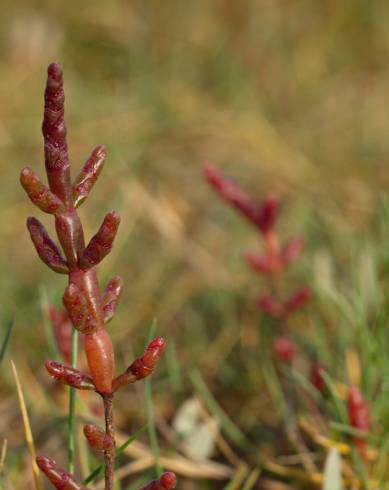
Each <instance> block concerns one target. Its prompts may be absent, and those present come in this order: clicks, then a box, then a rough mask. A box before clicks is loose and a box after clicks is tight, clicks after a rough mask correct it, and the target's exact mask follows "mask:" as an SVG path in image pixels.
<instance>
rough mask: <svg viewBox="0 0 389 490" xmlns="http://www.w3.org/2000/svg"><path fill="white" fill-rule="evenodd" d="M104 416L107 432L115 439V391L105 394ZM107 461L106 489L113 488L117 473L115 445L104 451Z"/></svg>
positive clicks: (111, 489)
mask: <svg viewBox="0 0 389 490" xmlns="http://www.w3.org/2000/svg"><path fill="white" fill-rule="evenodd" d="M103 401H104V416H105V433H106V434H107V435H108V436H109V437H111V439H112V440H113V441H114V440H115V431H114V425H113V393H109V394H108V395H103ZM104 462H105V490H113V483H114V474H115V446H114V445H113V446H112V447H111V448H110V449H107V450H105V451H104Z"/></svg>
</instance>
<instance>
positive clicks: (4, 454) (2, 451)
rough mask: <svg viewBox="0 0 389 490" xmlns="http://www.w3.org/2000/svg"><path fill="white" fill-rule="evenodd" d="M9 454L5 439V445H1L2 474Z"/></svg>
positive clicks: (0, 462)
mask: <svg viewBox="0 0 389 490" xmlns="http://www.w3.org/2000/svg"><path fill="white" fill-rule="evenodd" d="M6 454H7V439H4V440H3V445H2V447H1V453H0V475H1V473H2V472H3V469H4V463H5V456H6Z"/></svg>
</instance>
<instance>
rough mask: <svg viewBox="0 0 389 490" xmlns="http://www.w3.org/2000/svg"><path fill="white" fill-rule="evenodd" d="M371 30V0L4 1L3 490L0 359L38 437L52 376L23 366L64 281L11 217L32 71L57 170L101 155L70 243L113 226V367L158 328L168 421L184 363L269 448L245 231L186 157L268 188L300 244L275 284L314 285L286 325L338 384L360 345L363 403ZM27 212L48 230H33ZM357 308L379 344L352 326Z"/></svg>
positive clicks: (38, 358) (373, 269) (0, 133)
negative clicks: (6, 335)
mask: <svg viewBox="0 0 389 490" xmlns="http://www.w3.org/2000/svg"><path fill="white" fill-rule="evenodd" d="M388 20H389V4H388V3H387V2H384V1H377V2H370V1H367V0H355V1H353V2H337V1H334V0H323V1H320V2H319V1H311V0H298V1H287V0H285V1H282V0H278V1H277V0H271V1H255V0H242V1H239V2H235V1H232V0H214V1H211V0H197V1H193V0H185V1H183V0H181V1H179V0H163V1H162V0H159V1H157V0H155V1H148V0H146V1H144V0H143V1H124V0H123V1H116V0H112V1H101V0H93V1H91V0H87V1H82V2H74V1H69V2H56V1H54V2H48V1H45V0H43V1H42V0H41V1H23V0H17V1H13V2H11V1H9V0H3V3H2V14H1V16H0V40H1V42H0V100H1V106H0V151H1V158H0V182H1V192H0V210H1V211H0V247H1V251H2V252H1V254H0V270H1V274H0V298H1V309H0V318H1V320H2V325H3V327H4V329H5V325H6V322H7V320H8V318H9V317H10V316H11V315H15V326H14V329H13V332H12V338H11V342H10V345H9V348H8V353H7V358H6V359H5V360H4V361H3V366H2V368H1V369H2V379H1V381H0V394H1V399H2V401H1V409H0V410H2V411H3V413H5V414H8V415H7V417H5V418H4V422H3V424H2V423H1V422H0V436H3V435H4V436H5V437H7V439H8V440H9V456H8V457H7V461H8V468H9V470H10V472H11V474H13V478H15V479H16V481H17V478H18V474H17V473H16V471H17V469H18V468H24V467H25V458H26V456H25V453H24V446H23V434H22V430H21V425H20V418H19V417H18V413H17V409H16V408H15V407H16V397H15V392H14V386H13V381H12V377H11V372H10V369H9V358H10V357H12V358H13V359H14V360H15V362H16V363H17V366H18V367H19V370H20V374H21V376H22V378H23V375H24V376H25V380H26V384H28V385H29V386H28V387H26V396H27V398H29V402H30V405H29V407H30V412H31V416H32V419H33V422H35V424H34V427H35V432H36V435H37V438H38V445H39V443H43V442H44V441H45V440H46V439H47V437H48V436H47V434H46V432H45V431H47V423H48V419H49V418H50V413H51V409H50V403H52V402H48V401H47V400H46V399H45V396H44V395H45V393H44V391H43V392H39V389H38V388H39V383H41V385H42V386H49V384H50V383H49V381H48V380H47V377H46V376H45V373H44V372H43V369H42V367H41V366H42V363H43V361H44V359H46V358H47V357H48V355H49V353H48V344H47V339H46V336H45V331H44V328H43V320H42V314H41V309H40V304H39V289H40V287H42V286H44V287H45V288H46V290H47V293H48V296H49V298H50V300H51V301H53V302H55V303H57V304H60V298H61V295H62V291H63V288H64V284H65V283H64V279H63V278H62V277H61V276H56V275H55V274H54V273H52V272H50V271H48V270H46V269H45V267H44V266H43V265H42V263H41V262H40V261H39V259H38V258H37V257H36V255H35V252H34V250H33V247H32V245H31V244H30V241H29V237H28V234H27V232H26V229H25V219H26V217H27V216H28V215H31V214H33V215H37V216H38V215H39V214H40V213H39V211H36V210H35V209H33V206H32V204H31V203H30V202H29V201H28V200H27V199H26V197H25V195H24V193H23V192H22V190H21V188H20V185H19V183H18V176H19V171H20V168H21V167H22V166H24V165H26V164H28V165H31V166H32V167H33V168H34V169H35V170H36V171H37V172H39V173H40V175H42V176H43V173H44V172H43V158H42V157H43V151H42V137H41V133H40V124H41V119H42V102H43V88H44V83H45V71H46V66H47V64H48V63H49V62H51V61H53V60H57V61H60V62H61V63H62V65H63V68H64V73H65V93H66V120H67V126H68V137H69V147H70V157H71V162H72V165H73V168H74V173H76V171H78V169H79V167H80V165H81V164H82V163H83V161H84V160H85V158H86V157H87V155H88V153H89V152H90V150H91V149H92V148H93V146H95V145H97V144H101V143H102V144H106V145H107V149H108V157H107V161H106V166H105V168H104V171H103V174H102V176H101V178H100V180H99V182H98V184H97V185H96V187H95V189H94V190H93V192H92V194H91V195H90V197H89V199H88V201H87V202H86V203H85V204H84V205H83V206H82V209H81V214H82V219H83V221H84V223H85V231H86V235H87V237H90V236H91V235H92V234H93V233H94V231H95V230H96V228H97V227H98V225H99V223H100V222H101V220H102V217H103V215H104V213H105V212H106V211H108V210H110V209H116V210H118V211H119V212H120V214H121V216H122V223H121V228H120V232H119V235H118V239H117V242H116V246H115V249H114V251H113V252H112V254H111V255H110V256H109V257H108V258H107V259H106V260H105V261H104V264H103V265H102V267H101V269H100V277H101V279H102V281H107V280H108V279H109V277H110V276H111V275H115V274H121V275H122V276H123V278H124V280H125V291H124V295H123V299H122V302H121V306H120V309H119V311H118V313H117V316H116V318H115V320H114V322H112V324H110V326H109V330H110V332H111V333H112V337H113V340H114V342H115V343H116V345H117V346H118V354H117V356H118V365H119V366H122V367H124V366H125V365H126V363H128V362H129V360H131V359H132V357H131V356H133V354H134V353H139V351H140V350H141V349H142V346H143V344H144V342H145V340H146V338H147V335H148V325H149V324H150V322H151V320H152V319H153V318H154V317H155V318H157V320H158V332H159V333H160V334H162V335H165V336H166V337H167V340H168V342H170V343H171V346H172V347H171V352H170V354H169V356H168V362H166V360H165V362H164V363H162V364H161V366H160V369H159V372H158V374H157V376H156V380H155V382H154V392H155V400H156V402H155V403H156V406H158V407H159V409H160V410H161V411H162V412H163V413H164V415H165V416H166V418H167V419H168V420H170V418H171V417H172V416H173V415H174V413H175V411H176V409H177V407H178V406H179V404H180V403H181V402H182V401H183V400H185V399H186V398H187V397H188V396H190V394H191V393H192V392H193V386H192V384H191V381H190V377H189V376H188V375H189V373H190V372H191V371H192V369H193V368H198V369H199V370H200V371H201V372H202V376H203V378H204V379H205V380H206V382H207V384H208V386H209V387H210V388H211V390H212V392H213V393H214V395H215V396H217V399H218V401H219V402H220V403H221V405H222V406H223V407H224V408H225V409H226V411H227V412H228V413H229V415H230V416H231V417H232V418H233V419H234V421H235V423H236V424H237V425H238V426H239V427H240V428H241V429H242V430H244V431H247V432H248V433H250V434H251V435H252V437H253V438H254V439H255V441H256V443H258V444H259V445H260V444H261V443H262V441H265V442H266V437H267V438H268V439H269V440H270V442H268V444H270V445H271V436H269V434H268V433H267V431H268V432H269V431H270V432H269V433H270V434H271V430H272V429H269V430H268V429H266V430H265V429H263V427H270V428H271V427H272V426H273V427H277V424H278V423H279V421H278V419H277V417H276V416H275V415H274V414H273V412H272V409H271V402H270V400H269V397H268V396H266V394H265V391H264V388H263V385H262V382H261V376H262V375H261V374H260V372H259V371H257V370H256V366H257V364H256V362H257V360H258V362H259V360H260V358H261V356H262V354H263V352H262V349H261V347H263V346H262V344H261V341H260V339H258V336H257V333H256V332H257V330H256V328H257V327H256V324H257V322H258V316H259V315H258V312H257V310H256V308H255V305H254V304H253V297H254V295H255V293H256V292H257V291H259V290H261V289H263V287H264V286H263V284H262V280H261V279H258V278H256V277H255V276H254V275H253V274H252V273H251V272H250V271H248V270H247V269H246V266H245V265H244V264H243V262H242V261H241V255H242V253H243V251H244V250H246V249H248V248H254V249H255V247H258V245H257V241H258V239H257V236H256V235H255V233H254V232H253V231H252V230H251V229H250V228H249V226H248V225H247V224H246V223H245V222H244V221H242V220H240V219H239V217H237V216H236V215H235V214H234V213H233V212H232V211H231V210H229V209H228V208H227V207H226V206H224V205H223V204H222V203H221V202H220V201H219V200H218V199H217V197H216V196H215V195H213V194H212V192H211V191H210V189H209V188H208V187H207V186H206V185H205V184H204V182H203V180H202V176H201V169H202V165H203V163H204V162H205V161H211V162H214V163H215V164H217V165H218V166H220V167H221V168H222V169H223V170H224V171H225V172H226V173H228V174H230V175H232V176H233V177H234V178H236V179H237V180H239V181H240V182H241V183H242V185H243V186H245V187H246V188H247V189H248V190H250V192H251V193H252V194H254V195H257V196H259V197H260V196H263V195H264V194H265V193H266V192H269V191H272V192H274V191H275V192H279V193H281V195H282V196H283V201H284V207H283V213H282V220H281V223H280V232H281V233H282V234H283V236H290V235H292V234H294V233H301V234H304V235H306V237H307V251H306V253H305V255H304V258H303V260H302V261H301V263H300V265H299V266H298V267H296V268H294V269H293V272H292V273H291V275H290V276H288V278H287V280H286V283H285V287H286V288H293V284H297V283H298V282H299V281H300V282H301V281H309V282H310V283H311V284H314V285H315V286H317V288H318V294H317V299H316V300H315V302H314V303H313V305H312V306H311V307H310V309H309V310H308V312H307V314H306V315H304V316H302V317H301V318H298V319H297V321H296V323H297V324H296V331H297V332H298V335H300V336H301V337H302V338H303V339H305V342H308V343H309V344H310V345H313V346H314V347H316V348H317V349H318V350H319V351H320V352H322V353H323V357H324V358H325V359H326V361H327V362H328V363H329V364H331V365H332V366H334V375H336V376H338V377H339V378H343V379H342V381H346V379H345V374H344V360H342V359H343V357H342V356H343V354H342V353H343V352H344V350H343V349H344V348H345V347H347V346H348V345H350V344H351V345H353V344H355V343H356V344H357V347H359V346H362V345H363V346H364V347H365V346H366V345H370V346H371V345H373V347H371V349H370V350H369V351H368V352H365V351H364V353H362V354H361V356H362V358H363V359H365V361H366V364H367V365H369V366H372V367H371V369H368V368H366V370H365V371H364V376H366V377H368V376H370V378H369V379H365V380H364V382H365V383H366V386H367V388H368V390H370V391H369V395H368V396H370V398H372V397H373V396H374V397H375V396H376V391H374V390H375V389H378V388H377V387H380V389H381V388H382V385H381V381H380V380H381V378H382V376H383V373H384V372H385V369H386V368H387V361H386V360H385V351H384V348H385V347H386V343H385V342H386V336H385V327H386V323H385V322H386V310H387V308H388V304H387V301H386V303H385V299H386V297H385V293H386V289H387V288H386V286H385V284H386V279H387V271H388V259H389V257H388V252H387V250H388V246H387V245H386V244H387V243H388V233H387V212H386V210H387V206H386V198H385V192H386V189H387V188H388V185H389V166H388V160H389V110H388V108H389V90H388V87H389V30H388V27H387V26H388ZM41 218H42V216H41V215H40V216H39V219H41ZM42 220H43V221H44V222H45V223H46V224H47V225H48V227H51V229H52V224H51V223H50V218H47V217H43V218H42ZM323 290H325V291H327V293H328V291H330V292H331V293H328V294H327V296H326V295H325V294H324V293H321V291H323ZM323 295H324V297H325V298H324V299H322V296H323ZM329 297H331V298H332V299H328V298H329ZM334 297H335V298H337V300H334V299H333V298H334ZM345 298H346V299H345ZM334 303H335V304H334ZM350 305H351V306H350ZM361 305H362V306H361ZM347 308H349V309H347ZM372 311H373V313H371V312H372ZM372 314H373V315H374V318H376V316H377V317H379V321H378V320H377V322H378V323H377V322H376V323H375V324H376V325H378V327H377V329H378V331H379V332H382V337H379V336H378V335H377V334H376V331H375V333H374V334H372V332H371V330H369V328H370V323H369V322H370V318H371V316H369V315H372ZM323 318H324V320H323ZM4 329H3V331H4ZM328 332H333V334H331V335H329V334H328ZM355 332H357V334H355ZM358 332H359V333H358ZM358 335H359V336H358ZM358 339H359V340H358ZM366 339H368V340H366ZM382 339H384V340H382ZM377 349H378V350H377ZM380 349H381V350H380ZM377 352H378V353H377ZM374 359H375V360H376V362H373V360H374ZM174 366H176V369H175V368H174ZM33 380H35V381H34V382H33ZM29 389H30V391H31V392H30V391H29ZM386 389H387V388H386ZM129 396H130V395H129ZM381 398H382V400H381ZM381 398H379V400H381V402H382V403H381V402H379V401H378V402H377V404H375V405H374V406H375V407H376V409H375V415H374V417H375V418H376V419H377V421H378V422H377V424H378V425H379V427H382V424H383V425H384V426H385V425H386V426H387V425H389V421H388V420H383V419H382V413H386V412H385V410H384V408H385V407H386V406H388V405H387V404H388V403H389V400H388V398H387V396H385V397H384V396H382V397H381ZM131 400H132V401H133V402H134V406H133V407H132V409H131V410H130V413H127V411H126V410H123V408H122V409H121V408H120V407H119V408H118V411H119V412H120V413H121V416H122V424H123V425H124V426H125V424H126V423H127V422H126V421H127V420H131V417H135V419H136V417H138V418H139V419H141V418H142V416H141V415H134V414H133V413H132V412H137V411H139V412H141V410H142V399H141V397H138V398H135V400H134V399H133V398H131ZM12 407H13V408H12ZM137 408H139V410H137ZM10 412H11V413H10ZM42 414H45V417H46V418H45V419H44V420H42ZM263 431H264V432H265V434H263V433H262V432H263ZM260 435H261V436H263V437H262V438H261V437H260ZM42 441H43V442H42ZM265 442H264V444H265ZM266 444H267V442H266ZM162 445H163V444H162ZM52 446H53V447H52V449H53V451H54V452H55V451H57V450H58V447H57V446H61V443H60V442H58V444H57V445H56V444H54V443H53V444H52ZM246 453H247V451H242V453H241V454H242V457H243V458H246V457H247V454H246ZM248 459H249V460H250V456H249V457H248ZM251 459H253V458H251ZM250 464H252V461H251V462H250ZM182 485H184V486H182V487H180V488H182V489H186V488H188V489H192V488H214V487H213V486H212V483H211V484H209V483H206V482H192V481H190V480H185V479H184V482H183V483H182ZM185 485H186V486H185ZM207 485H208V486H207ZM209 485H210V486H209ZM16 488H21V487H18V486H16Z"/></svg>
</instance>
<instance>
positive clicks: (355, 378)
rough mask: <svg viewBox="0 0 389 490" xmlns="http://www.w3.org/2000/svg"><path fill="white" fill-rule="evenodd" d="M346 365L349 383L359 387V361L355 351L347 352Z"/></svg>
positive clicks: (349, 350)
mask: <svg viewBox="0 0 389 490" xmlns="http://www.w3.org/2000/svg"><path fill="white" fill-rule="evenodd" d="M346 365H347V373H348V377H349V380H350V383H351V384H352V385H354V386H359V385H360V382H361V361H360V359H359V355H358V352H357V351H356V350H355V349H348V350H347V352H346Z"/></svg>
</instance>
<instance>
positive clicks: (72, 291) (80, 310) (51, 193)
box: [20, 63, 176, 490]
mask: <svg viewBox="0 0 389 490" xmlns="http://www.w3.org/2000/svg"><path fill="white" fill-rule="evenodd" d="M42 131H43V137H44V153H45V166H46V174H47V179H48V184H49V186H48V187H47V186H46V185H45V184H43V183H42V182H41V180H40V179H39V177H38V176H37V175H36V174H35V172H34V171H33V170H32V169H31V168H29V167H26V168H24V169H23V170H22V172H21V176H20V180H21V184H22V186H23V187H24V189H25V191H26V192H27V194H28V196H29V198H30V199H31V201H32V202H33V203H34V204H35V205H36V206H37V207H38V208H40V209H41V210H42V211H43V212H45V213H48V214H51V215H53V216H54V220H55V229H56V233H57V237H58V241H59V243H60V245H61V247H62V251H63V253H62V252H61V251H60V249H59V247H58V246H57V245H56V244H55V242H54V241H53V240H52V239H51V238H50V236H49V235H48V233H47V231H46V230H45V228H44V226H43V225H42V223H40V222H39V221H38V220H37V219H36V218H28V220H27V227H28V230H29V232H30V235H31V239H32V241H33V243H34V245H35V248H36V250H37V252H38V255H39V257H40V258H41V259H42V261H43V262H44V263H45V264H46V265H47V266H48V267H50V268H51V269H52V270H54V271H55V272H57V273H60V274H66V275H68V278H69V282H68V285H67V287H66V289H65V292H64V295H63V302H64V305H65V307H66V310H67V312H68V315H69V317H70V320H71V322H72V324H73V327H74V329H75V333H74V336H73V338H74V339H76V338H77V331H78V332H80V333H81V334H82V337H83V341H84V349H85V354H86V359H87V363H88V367H89V371H90V372H89V373H83V372H81V371H79V370H78V369H77V366H76V355H75V354H76V351H77V343H76V342H73V356H72V358H73V363H72V366H71V367H70V366H65V365H63V364H61V363H58V362H55V361H47V362H46V368H47V370H48V372H49V374H50V375H51V376H52V377H53V378H55V379H56V380H57V381H59V382H62V383H64V384H66V385H68V386H70V387H71V390H74V389H81V390H94V391H95V392H96V393H98V394H99V395H100V396H101V398H102V400H103V404H104V413H105V430H102V429H101V428H99V427H98V426H96V425H92V424H88V425H86V426H85V427H84V434H85V436H86V438H87V440H88V443H89V445H90V446H91V447H92V448H94V449H97V450H100V451H102V452H103V453H104V461H105V489H106V490H112V488H113V484H114V465H115V439H114V424H113V398H114V394H115V392H116V390H118V389H119V388H121V387H123V386H125V385H127V384H130V383H134V382H135V381H137V380H139V379H142V378H145V377H146V376H148V375H150V374H151V373H152V372H153V369H154V367H155V365H156V363H157V361H158V359H159V358H160V356H161V354H162V352H163V350H164V347H165V341H164V339H163V338H161V337H159V338H156V339H154V340H153V341H152V342H151V343H150V344H149V346H148V347H147V349H146V351H145V352H144V354H143V355H142V356H141V357H139V358H138V359H136V360H135V361H134V362H133V363H132V364H131V365H130V366H129V367H128V369H127V370H126V371H125V372H124V373H122V374H120V375H119V376H117V377H115V356H114V351H113V346H112V341H111V337H110V336H109V334H108V332H107V330H106V329H105V324H106V323H107V322H109V321H110V320H111V319H112V317H113V316H114V313H115V310H116V307H117V304H118V301H119V297H120V293H121V290H122V279H121V278H120V277H118V276H116V277H114V278H113V279H111V281H110V282H109V283H108V285H107V287H106V289H105V291H104V292H103V293H101V291H100V287H99V282H98V278H97V270H96V266H97V265H98V264H99V262H101V260H102V259H103V258H104V257H105V256H106V255H107V254H108V253H109V252H110V251H111V249H112V245H113V242H114V239H115V236H116V233H117V230H118V227H119V222H120V218H119V215H118V214H117V213H116V212H110V213H108V214H107V215H106V216H105V218H104V220H103V223H102V225H101V226H100V229H99V230H98V232H97V233H96V234H95V235H94V236H93V237H92V239H91V240H90V242H89V243H88V244H87V245H86V244H85V239H84V232H83V227H82V224H81V221H80V218H79V216H78V213H77V207H78V206H79V205H80V204H81V203H83V202H84V201H85V199H86V198H87V197H88V195H89V193H90V191H91V189H92V187H93V185H94V183H95V182H96V180H97V178H98V176H99V174H100V172H101V170H102V168H103V164H104V158H105V148H104V147H103V146H98V147H97V148H95V149H94V150H93V151H92V153H91V155H90V156H89V158H88V159H87V161H86V163H85V165H84V166H83V168H82V170H81V171H80V173H79V174H78V176H77V177H76V178H75V180H73V181H72V179H71V175H70V164H69V158H68V151H67V142H66V126H65V121H64V91H63V79H62V69H61V67H60V65H59V64H57V63H52V64H51V65H49V67H48V77H47V84H46V91H45V110H44V118H43V125H42ZM71 396H72V395H71ZM71 409H72V410H73V409H74V391H73V407H71ZM37 463H38V465H39V467H40V468H41V470H42V471H43V472H44V473H45V474H46V476H47V477H48V479H49V480H50V481H51V483H52V484H53V485H54V487H55V488H57V489H62V490H76V489H81V488H83V487H82V486H81V485H80V484H78V483H77V482H76V480H75V478H74V477H73V475H72V474H71V472H72V467H71V468H70V472H69V473H68V472H66V471H64V470H62V469H61V468H59V467H58V466H57V464H56V463H55V461H53V460H52V459H50V458H47V457H44V456H39V457H38V458H37ZM175 481H176V478H175V476H174V474H172V473H164V474H163V475H162V476H161V477H160V478H159V479H158V480H155V481H153V482H151V483H150V484H149V485H147V486H146V487H144V488H145V489H147V490H158V489H160V490H163V489H167V490H168V489H172V488H174V487H175Z"/></svg>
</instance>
